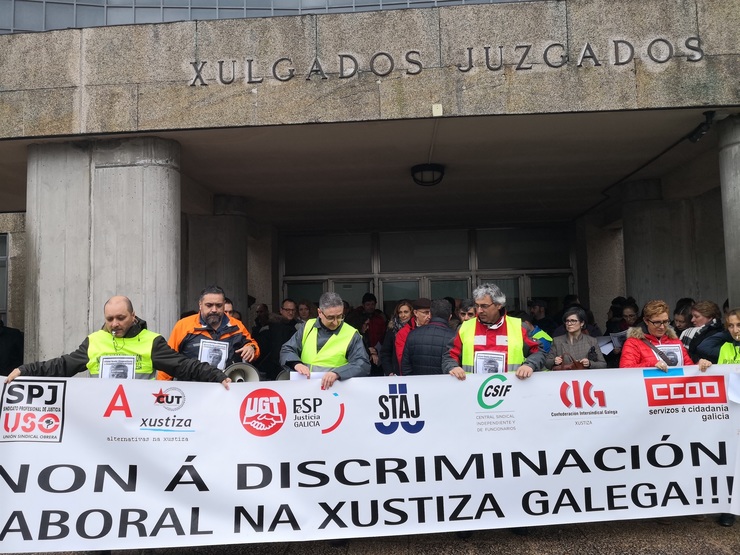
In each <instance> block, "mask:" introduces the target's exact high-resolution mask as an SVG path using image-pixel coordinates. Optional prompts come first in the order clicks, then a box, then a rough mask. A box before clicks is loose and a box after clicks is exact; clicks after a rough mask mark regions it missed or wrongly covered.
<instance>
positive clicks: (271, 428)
mask: <svg viewBox="0 0 740 555" xmlns="http://www.w3.org/2000/svg"><path fill="white" fill-rule="evenodd" d="M286 413H287V407H286V405H285V401H284V400H283V398H282V397H281V396H280V395H279V394H278V393H277V392H276V391H273V390H272V389H267V388H262V389H255V390H254V391H252V392H251V393H250V394H249V395H247V396H246V397H245V398H244V401H242V404H241V407H239V418H240V419H241V423H242V426H244V429H245V430H247V431H248V432H249V433H250V434H252V435H255V436H258V437H267V436H271V435H272V434H274V433H276V432H277V431H278V430H280V428H282V427H283V424H284V423H285V415H286Z"/></svg>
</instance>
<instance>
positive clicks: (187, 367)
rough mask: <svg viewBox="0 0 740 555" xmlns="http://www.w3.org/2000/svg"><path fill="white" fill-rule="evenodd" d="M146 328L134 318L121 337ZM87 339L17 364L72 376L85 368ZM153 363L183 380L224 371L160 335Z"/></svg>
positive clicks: (216, 378) (219, 376)
mask: <svg viewBox="0 0 740 555" xmlns="http://www.w3.org/2000/svg"><path fill="white" fill-rule="evenodd" d="M145 329H146V322H145V321H144V320H142V319H140V318H138V317H137V318H136V320H135V321H134V323H133V325H132V326H131V327H130V328H129V329H128V331H127V332H126V334H125V335H124V336H123V339H128V338H134V337H136V336H137V335H139V334H140V333H141V332H142V330H145ZM89 343H90V341H89V338H88V337H86V338H85V340H84V341H83V342H82V344H81V345H80V346H79V347H77V350H76V351H74V352H72V353H69V354H68V355H62V356H61V357H59V358H52V359H50V360H47V361H44V362H29V363H27V364H24V365H22V366H20V371H21V376H68V377H69V376H74V375H75V374H78V373H79V372H84V371H86V370H87V362H88V360H89V358H88V355H87V352H88V350H87V349H88V345H89ZM151 356H152V364H153V365H154V368H155V371H154V376H156V375H157V373H156V370H164V371H165V372H167V373H168V374H170V375H171V376H174V377H176V378H179V379H181V380H183V381H201V382H222V381H224V380H225V379H226V374H224V373H223V372H221V370H219V369H218V368H216V367H214V366H211V365H210V364H208V363H206V362H200V361H199V360H197V359H192V358H187V357H185V356H184V355H183V354H181V353H178V352H177V351H175V350H173V349H172V348H170V346H169V345H168V344H167V341H165V339H164V337H162V336H161V335H159V336H157V337H156V338H155V339H154V342H153V343H152V353H151Z"/></svg>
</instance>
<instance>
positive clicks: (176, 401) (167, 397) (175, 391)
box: [152, 387, 185, 411]
mask: <svg viewBox="0 0 740 555" xmlns="http://www.w3.org/2000/svg"><path fill="white" fill-rule="evenodd" d="M152 395H154V404H155V405H157V406H160V407H162V408H164V409H167V410H173V411H174V410H178V409H181V408H182V407H183V406H184V405H185V393H184V392H183V390H182V389H180V388H177V387H168V388H167V389H165V390H162V388H161V387H160V388H159V391H158V392H157V393H152Z"/></svg>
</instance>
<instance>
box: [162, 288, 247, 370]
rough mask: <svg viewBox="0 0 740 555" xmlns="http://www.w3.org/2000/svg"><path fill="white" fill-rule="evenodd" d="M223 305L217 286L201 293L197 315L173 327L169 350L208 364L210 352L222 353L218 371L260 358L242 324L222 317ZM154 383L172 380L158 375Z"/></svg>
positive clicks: (220, 292) (224, 316) (222, 294)
mask: <svg viewBox="0 0 740 555" xmlns="http://www.w3.org/2000/svg"><path fill="white" fill-rule="evenodd" d="M225 302H226V295H225V293H224V290H223V289H221V288H220V287H218V286H217V285H210V286H208V287H206V288H205V289H203V291H201V293H200V298H199V299H198V313H197V314H194V315H192V316H186V317H185V318H183V319H181V320H179V321H178V322H177V323H176V324H175V327H174V328H173V329H172V333H171V334H170V340H169V341H168V344H169V346H170V347H172V348H173V349H174V350H175V351H178V352H179V353H182V354H183V355H185V356H186V357H188V358H195V359H198V360H201V361H204V362H209V361H210V359H211V356H212V353H213V351H221V352H225V353H226V356H225V357H223V356H221V357H219V359H220V363H219V368H220V369H221V370H225V369H226V368H227V367H228V366H229V365H230V364H231V363H232V362H241V361H245V362H252V361H253V360H254V359H255V358H257V357H258V356H259V354H260V348H259V345H257V342H256V341H255V340H254V339H252V336H251V335H250V334H249V332H248V331H247V328H245V327H244V324H242V323H241V322H240V321H239V320H237V319H235V318H230V317H229V316H227V315H226V314H225V313H224V305H225ZM222 366H223V368H222ZM157 379H160V380H171V379H172V376H170V375H169V374H167V373H166V372H161V371H160V372H159V373H158V374H157Z"/></svg>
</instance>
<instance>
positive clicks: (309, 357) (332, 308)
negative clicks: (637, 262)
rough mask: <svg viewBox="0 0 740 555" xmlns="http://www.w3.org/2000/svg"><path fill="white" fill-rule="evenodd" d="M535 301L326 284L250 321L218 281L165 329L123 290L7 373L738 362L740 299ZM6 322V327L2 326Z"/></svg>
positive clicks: (187, 376) (313, 371) (182, 374)
mask: <svg viewBox="0 0 740 555" xmlns="http://www.w3.org/2000/svg"><path fill="white" fill-rule="evenodd" d="M528 308H529V311H528V312H525V311H514V310H507V309H506V296H505V295H504V293H503V292H502V291H501V289H500V288H499V287H497V286H496V285H494V284H483V285H481V286H479V287H477V288H476V289H475V290H474V291H473V296H472V298H471V299H453V298H443V299H434V300H431V299H427V298H419V299H415V300H401V301H400V302H398V303H397V305H396V306H395V309H394V310H393V313H392V314H390V315H389V317H386V315H385V314H384V313H383V311H381V310H379V309H378V307H377V298H376V297H375V296H374V295H373V294H372V293H366V294H365V295H364V296H363V298H362V303H361V305H360V306H358V307H352V306H350V305H349V303H347V302H346V301H345V300H343V299H342V298H341V297H340V296H339V295H338V294H336V293H332V292H329V293H324V294H323V295H322V296H321V298H320V299H319V302H318V306H316V305H314V304H313V303H311V302H309V301H299V302H296V301H295V300H293V299H290V298H286V299H284V300H283V302H282V304H281V305H280V311H279V313H272V312H271V311H270V309H269V307H268V306H267V305H265V304H260V305H258V306H257V307H256V311H255V324H254V326H253V327H252V331H251V332H250V331H249V330H248V329H247V328H246V326H245V325H244V323H243V322H242V321H241V319H240V316H241V315H240V313H239V311H238V310H235V309H234V306H233V303H232V302H231V300H230V299H229V298H228V297H227V296H226V294H225V292H224V291H223V289H221V288H220V287H218V286H209V287H206V288H205V289H203V291H202V292H201V294H200V296H199V298H198V310H193V311H191V312H188V313H185V314H183V315H181V319H180V320H179V321H178V322H177V323H176V324H175V326H174V328H173V330H172V332H171V333H170V336H169V340H168V341H165V340H164V338H163V337H162V336H160V335H159V334H157V333H154V332H151V331H149V330H148V329H147V325H146V322H145V321H144V320H142V319H141V318H139V317H138V316H136V314H135V312H134V309H133V305H132V303H131V301H130V300H129V299H128V298H127V297H123V296H115V297H112V298H111V299H109V300H108V301H107V302H106V304H105V306H104V317H105V323H104V324H103V326H102V328H101V329H100V330H98V331H96V332H94V333H92V334H90V335H89V336H87V337H86V338H85V339H84V341H83V342H82V344H81V345H80V346H79V348H78V349H77V350H76V351H74V352H72V353H70V354H66V355H62V356H61V357H58V358H55V359H51V360H48V361H43V362H25V363H23V364H19V365H18V366H17V367H16V368H14V369H12V371H10V372H9V375H8V377H7V378H6V380H5V381H6V383H7V382H10V381H12V380H13V379H15V378H16V377H18V376H24V375H48V376H73V375H76V374H78V373H81V372H84V373H85V374H86V375H87V376H90V377H100V376H102V377H109V378H119V379H121V378H137V379H155V378H156V379H160V380H171V379H173V378H174V379H182V380H199V381H211V382H221V383H222V384H223V385H224V387H226V388H227V389H228V387H229V383H230V382H231V379H230V377H229V375H228V372H229V367H230V366H231V365H232V364H235V363H241V364H243V363H250V364H252V365H254V367H255V369H256V375H257V376H258V377H259V379H261V380H276V379H285V378H287V377H289V376H290V373H291V372H296V373H298V374H301V375H302V376H305V377H306V378H307V379H311V378H316V379H320V380H321V387H322V388H324V389H328V388H330V387H332V386H333V384H334V383H335V382H337V381H340V380H347V379H350V378H355V377H361V376H371V375H375V376H382V375H385V376H414V375H435V374H449V375H450V376H453V377H454V378H457V379H459V380H464V379H466V376H467V375H468V374H470V373H498V372H510V373H512V374H513V375H515V376H516V377H517V378H519V379H527V378H529V377H531V376H532V375H533V373H535V372H539V371H542V370H577V369H596V368H606V367H614V368H616V367H620V368H645V367H655V368H658V369H660V370H664V371H667V370H668V369H669V368H670V367H671V366H685V365H697V366H698V367H699V369H700V370H702V371H706V370H707V369H709V367H710V366H712V365H713V364H737V363H740V308H738V309H732V310H730V309H729V306H728V303H727V302H725V306H724V309H723V310H722V309H720V307H719V306H718V305H717V304H716V303H714V302H712V301H698V302H695V301H694V300H693V299H688V298H685V299H680V300H679V301H678V303H677V304H676V306H675V308H674V309H673V311H671V310H670V307H669V306H668V304H666V302H665V301H662V300H651V301H649V302H647V303H645V304H644V306H643V307H642V308H641V309H640V308H638V305H637V303H636V301H635V300H634V299H632V298H624V297H617V298H615V299H614V300H613V302H612V305H611V308H610V310H609V313H608V314H607V321H606V324H605V330H606V333H605V334H603V335H602V332H601V330H600V329H599V327H598V326H597V325H596V323H595V321H594V317H593V314H592V313H591V312H590V311H589V310H588V309H587V308H586V307H584V306H582V305H581V303H580V302H579V299H578V297H577V296H575V295H568V296H566V297H565V298H564V299H563V303H562V308H561V310H560V311H558V312H557V313H556V314H549V313H548V310H547V309H548V303H547V301H545V300H543V299H533V300H532V301H530V302H529V303H528ZM723 312H724V314H723ZM671 316H672V317H671ZM0 332H3V334H8V330H3V329H2V328H1V327H0ZM126 357H128V358H130V359H131V362H130V368H127V371H126V372H123V371H120V372H118V371H115V372H114V371H112V370H111V371H108V372H106V371H105V368H106V359H107V358H110V365H119V366H120V365H121V364H122V361H123V364H124V365H125V359H126ZM16 358H17V357H16ZM16 363H17V362H16ZM110 367H111V368H112V366H110ZM115 368H118V366H115ZM225 372H226V373H225ZM734 520H735V517H734V516H733V515H730V514H727V515H722V516H721V518H720V524H722V525H725V526H731V525H732V524H733V523H734Z"/></svg>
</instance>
